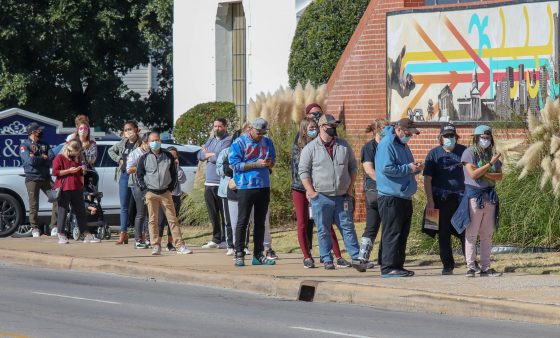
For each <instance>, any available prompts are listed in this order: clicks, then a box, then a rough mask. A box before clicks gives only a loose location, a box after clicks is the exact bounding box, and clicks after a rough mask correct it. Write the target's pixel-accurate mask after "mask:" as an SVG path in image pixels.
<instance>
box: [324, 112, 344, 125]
mask: <svg viewBox="0 0 560 338" xmlns="http://www.w3.org/2000/svg"><path fill="white" fill-rule="evenodd" d="M339 123H340V120H337V119H335V118H334V116H332V115H331V114H324V115H322V116H321V117H320V118H319V126H322V125H324V124H330V125H335V124H339Z"/></svg>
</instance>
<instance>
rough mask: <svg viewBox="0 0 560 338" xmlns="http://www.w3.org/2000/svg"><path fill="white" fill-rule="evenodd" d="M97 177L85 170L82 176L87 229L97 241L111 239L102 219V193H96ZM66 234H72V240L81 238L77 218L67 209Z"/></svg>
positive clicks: (92, 171)
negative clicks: (94, 235)
mask: <svg viewBox="0 0 560 338" xmlns="http://www.w3.org/2000/svg"><path fill="white" fill-rule="evenodd" d="M98 182H99V176H98V174H97V172H96V171H95V170H89V169H88V170H86V174H85V175H84V204H85V209H86V216H87V227H88V230H89V231H90V232H91V233H92V234H96V237H97V238H99V239H111V229H110V227H109V225H108V224H107V222H105V219H104V217H103V208H102V207H101V199H102V198H103V193H102V192H99V191H97V185H98ZM66 229H67V233H69V234H72V238H73V239H74V240H76V241H77V240H79V239H81V238H82V237H83V234H82V233H80V228H79V227H78V221H77V217H76V215H75V214H74V212H73V211H72V208H70V209H69V211H68V214H67V215H66Z"/></svg>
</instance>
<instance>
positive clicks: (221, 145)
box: [198, 117, 231, 249]
mask: <svg viewBox="0 0 560 338" xmlns="http://www.w3.org/2000/svg"><path fill="white" fill-rule="evenodd" d="M227 128H228V124H227V121H226V119H224V118H222V117H218V118H216V119H214V123H213V125H212V136H211V137H210V138H209V139H208V141H206V143H205V144H204V145H203V146H202V150H201V151H199V152H198V160H199V161H206V179H205V182H204V200H205V202H206V208H207V209H208V216H209V218H210V222H211V223H212V239H211V240H210V241H208V243H206V244H204V245H203V246H202V248H203V249H211V248H220V249H225V248H227V244H226V235H225V232H226V231H225V215H224V209H223V205H222V201H221V199H220V197H219V196H218V187H219V186H220V177H219V176H218V174H217V173H216V160H217V158H218V154H219V153H220V152H221V151H222V150H224V149H225V148H228V147H229V146H230V145H231V136H229V135H228V132H227Z"/></svg>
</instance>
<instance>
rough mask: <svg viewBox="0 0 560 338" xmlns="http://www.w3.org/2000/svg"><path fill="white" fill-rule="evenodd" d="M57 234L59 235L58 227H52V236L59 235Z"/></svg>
mask: <svg viewBox="0 0 560 338" xmlns="http://www.w3.org/2000/svg"><path fill="white" fill-rule="evenodd" d="M57 236H58V228H52V229H51V237H57Z"/></svg>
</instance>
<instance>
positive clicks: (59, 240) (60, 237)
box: [58, 235, 68, 244]
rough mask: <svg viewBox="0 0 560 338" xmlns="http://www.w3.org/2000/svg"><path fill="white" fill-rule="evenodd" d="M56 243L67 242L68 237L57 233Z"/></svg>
mask: <svg viewBox="0 0 560 338" xmlns="http://www.w3.org/2000/svg"><path fill="white" fill-rule="evenodd" d="M58 244H68V237H66V236H65V235H58Z"/></svg>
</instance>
